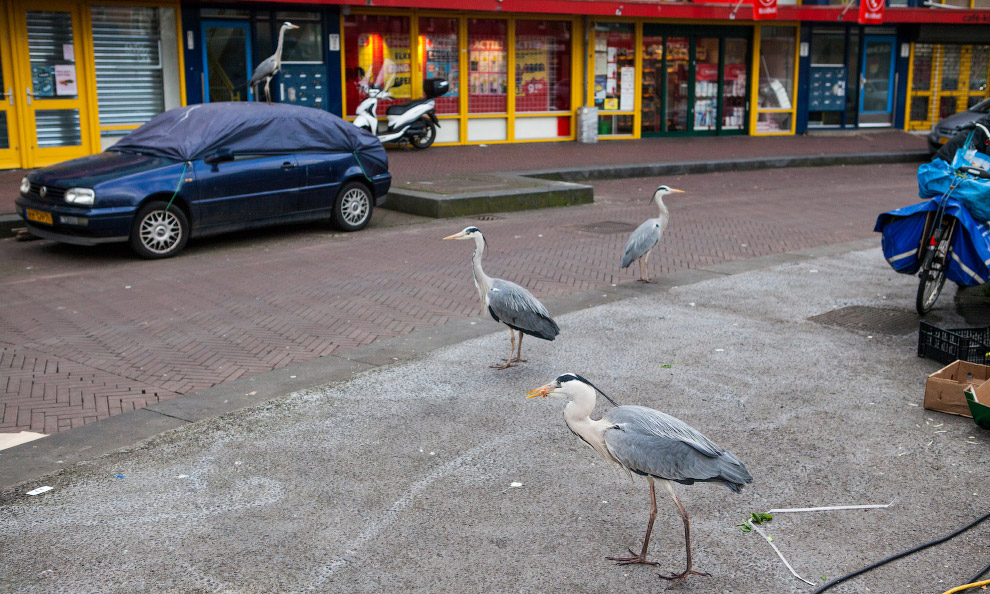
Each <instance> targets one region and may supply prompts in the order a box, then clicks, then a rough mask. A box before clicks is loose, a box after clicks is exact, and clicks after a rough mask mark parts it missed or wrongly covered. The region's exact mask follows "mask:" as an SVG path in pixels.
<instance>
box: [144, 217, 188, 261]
mask: <svg viewBox="0 0 990 594" xmlns="http://www.w3.org/2000/svg"><path fill="white" fill-rule="evenodd" d="M181 237H182V227H181V226H180V225H179V219H178V218H176V216H175V215H174V214H172V213H170V212H168V211H167V210H156V211H155V212H152V213H149V214H148V216H146V217H144V220H143V221H141V243H143V244H144V247H146V248H148V249H149V250H150V251H152V252H154V253H156V254H164V253H166V252H168V251H169V250H170V249H172V247H173V246H175V244H176V243H178V241H179V239H180V238H181Z"/></svg>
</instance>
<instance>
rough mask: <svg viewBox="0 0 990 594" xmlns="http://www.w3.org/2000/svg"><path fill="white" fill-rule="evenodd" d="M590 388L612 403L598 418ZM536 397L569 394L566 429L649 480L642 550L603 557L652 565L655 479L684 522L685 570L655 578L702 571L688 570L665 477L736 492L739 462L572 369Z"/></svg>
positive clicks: (743, 479)
mask: <svg viewBox="0 0 990 594" xmlns="http://www.w3.org/2000/svg"><path fill="white" fill-rule="evenodd" d="M596 391H597V392H598V393H600V394H601V395H602V396H605V399H606V400H608V401H609V402H611V403H612V405H613V406H615V408H611V409H609V410H608V411H607V412H606V413H605V414H604V415H603V416H602V418H601V419H599V420H594V419H592V418H591V411H592V410H594V408H595V399H596V397H595V392H596ZM538 396H542V397H544V398H546V397H547V396H559V397H564V398H570V400H571V401H570V402H568V403H567V406H565V407H564V422H566V423H567V427H568V428H569V429H570V430H571V432H573V433H574V434H575V435H577V436H578V437H580V438H581V439H582V440H584V442H585V443H587V444H588V445H589V446H591V449H593V450H595V451H596V452H598V454H599V455H601V456H602V457H603V458H605V460H607V461H609V462H614V463H616V464H618V465H619V466H620V467H622V468H623V469H625V470H626V471H627V472H629V471H631V472H634V473H636V474H639V475H642V476H645V477H646V480H647V481H648V482H649V483H650V504H651V505H650V521H649V523H648V524H647V525H646V538H645V539H644V540H643V550H642V551H640V553H639V554H638V555H637V554H636V553H635V552H634V551H633V550H632V549H629V553H630V554H631V556H629V557H607V559H609V560H610V561H617V562H618V563H619V565H629V564H632V563H643V564H647V565H657V563H656V562H655V561H648V560H647V559H646V550H647V548H648V547H649V545H650V533H651V532H652V531H653V521H654V520H655V519H656V517H657V492H656V485H655V484H654V483H655V481H656V480H658V479H659V480H660V481H661V482H662V483H663V486H664V487H665V488H666V489H667V492H668V493H669V494H670V496H671V498H673V500H674V504H675V505H676V506H677V511H678V512H680V515H681V519H682V520H683V522H684V546H685V548H686V550H687V568H686V569H685V570H684V571H683V572H681V573H679V574H675V575H669V576H668V575H663V574H660V577H662V578H664V579H669V580H682V579H684V578H686V577H687V576H688V575H691V574H694V575H708V574H706V573H702V572H699V571H694V570H693V569H692V568H691V529H690V527H691V522H690V519H689V518H688V513H687V511H685V509H684V506H683V505H681V502H680V501H679V500H678V499H677V495H676V494H675V493H674V488H673V485H672V484H671V481H673V482H677V483H682V484H685V485H690V484H692V483H695V482H715V483H722V484H723V485H725V486H726V487H728V488H729V489H731V490H732V491H734V492H736V493H738V492H739V491H740V490H741V489H742V488H743V485H745V484H746V483H750V482H752V481H753V477H752V476H750V474H749V471H747V470H746V467H745V466H744V465H743V463H742V462H740V461H739V459H738V458H736V457H735V456H733V455H732V453H730V452H728V451H726V450H723V449H722V448H720V447H719V446H717V445H715V443H713V442H712V441H711V440H710V439H708V438H707V437H705V436H704V435H702V434H701V432H699V431H698V430H697V429H695V428H694V427H691V426H690V425H688V424H687V423H685V422H684V421H681V420H679V419H676V418H674V417H672V416H670V415H668V414H665V413H662V412H660V411H656V410H653V409H652V408H646V407H645V406H618V405H616V403H615V401H614V400H612V399H611V398H609V397H608V396H606V395H605V393H604V392H602V391H601V390H599V389H598V388H597V387H595V385H594V384H592V383H591V382H589V381H588V380H586V379H584V378H583V377H581V376H580V375H577V374H575V373H565V374H563V375H561V376H558V377H557V379H555V380H553V381H552V382H550V383H549V384H547V385H545V386H541V387H539V388H536V389H535V390H532V391H530V392H529V393H528V394H526V397H527V398H536V397H538Z"/></svg>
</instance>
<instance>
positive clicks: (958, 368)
mask: <svg viewBox="0 0 990 594" xmlns="http://www.w3.org/2000/svg"><path fill="white" fill-rule="evenodd" d="M988 379H990V365H980V364H979V363H970V362H969V361H955V362H953V363H949V364H948V365H946V366H945V367H943V368H942V369H939V370H938V371H936V372H935V373H933V374H931V375H929V376H928V381H927V382H926V384H925V408H927V409H928V410H937V411H940V412H944V413H949V414H952V415H962V416H964V417H970V418H972V417H973V415H971V414H970V412H969V405H968V404H967V403H966V395H965V394H963V390H965V389H966V386H973V387H974V388H975V389H976V392H977V394H982V393H984V390H990V383H988V382H987V380H988ZM983 384H987V388H984V390H981V389H980V387H981V386H982V385H983ZM981 402H982V400H981Z"/></svg>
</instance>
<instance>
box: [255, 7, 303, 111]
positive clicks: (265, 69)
mask: <svg viewBox="0 0 990 594" xmlns="http://www.w3.org/2000/svg"><path fill="white" fill-rule="evenodd" d="M298 28H299V25H293V24H292V23H290V22H288V21H286V22H285V23H283V24H282V28H281V29H279V32H278V47H276V48H275V53H274V54H272V55H271V56H268V57H267V58H265V59H264V60H263V61H262V62H261V64H258V67H257V68H255V69H254V74H252V75H251V80H249V81H248V86H249V87H253V88H254V94H255V96H257V95H258V85H260V84H261V81H265V99H266V100H267V101H268V103H271V102H272V95H271V91H270V90H269V88H268V85H270V84H271V82H272V78H273V77H274V76H275V75H276V74H278V71H279V70H281V69H282V42H283V41H285V32H286V31H288V30H290V29H298Z"/></svg>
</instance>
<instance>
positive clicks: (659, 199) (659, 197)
mask: <svg viewBox="0 0 990 594" xmlns="http://www.w3.org/2000/svg"><path fill="white" fill-rule="evenodd" d="M655 198H656V203H657V206H658V207H660V215H659V218H661V219H663V220H664V221H666V220H667V219H668V218H670V211H669V210H667V205H666V204H664V203H663V194H661V193H660V192H657V194H656V196H655Z"/></svg>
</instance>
